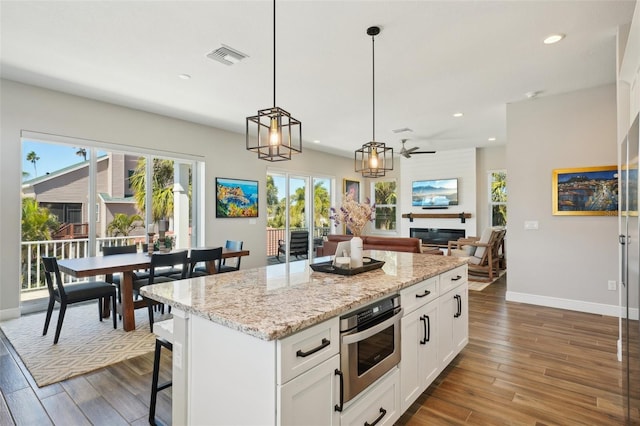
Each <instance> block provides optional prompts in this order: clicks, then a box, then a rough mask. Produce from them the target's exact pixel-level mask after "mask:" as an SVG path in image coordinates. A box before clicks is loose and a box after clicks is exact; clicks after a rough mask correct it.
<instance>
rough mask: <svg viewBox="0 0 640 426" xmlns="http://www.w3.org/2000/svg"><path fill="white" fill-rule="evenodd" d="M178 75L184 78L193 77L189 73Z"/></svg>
mask: <svg viewBox="0 0 640 426" xmlns="http://www.w3.org/2000/svg"><path fill="white" fill-rule="evenodd" d="M178 77H179V78H181V79H183V80H189V79H190V78H191V76H190V75H189V74H179V75H178Z"/></svg>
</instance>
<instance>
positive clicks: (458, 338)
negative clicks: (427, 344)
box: [453, 283, 469, 356]
mask: <svg viewBox="0 0 640 426" xmlns="http://www.w3.org/2000/svg"><path fill="white" fill-rule="evenodd" d="M454 293H455V294H457V295H458V296H459V297H460V301H459V304H460V312H459V314H460V315H458V316H457V317H456V316H454V318H453V350H454V356H456V355H457V354H459V353H460V351H461V350H462V349H463V348H464V347H465V346H467V343H469V286H468V285H467V284H466V283H465V284H463V285H461V286H460V287H458V288H456V289H455V290H454Z"/></svg>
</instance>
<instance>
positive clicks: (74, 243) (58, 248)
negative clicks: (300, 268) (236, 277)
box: [20, 227, 330, 292]
mask: <svg viewBox="0 0 640 426" xmlns="http://www.w3.org/2000/svg"><path fill="white" fill-rule="evenodd" d="M329 229H330V228H329V227H324V228H315V232H314V237H313V238H314V247H316V246H317V245H319V244H321V241H322V236H323V235H327V234H328V233H329ZM300 230H303V231H306V230H308V228H291V231H300ZM285 237H286V236H285V230H284V229H274V228H268V229H267V256H269V257H271V256H275V255H276V254H278V241H279V240H283V241H286V240H288V238H285ZM145 242H146V241H145V237H144V236H128V237H108V238H98V239H97V240H96V253H97V254H98V255H101V254H102V247H104V246H107V247H110V246H123V245H129V244H140V245H141V244H143V243H145ZM89 251H90V250H89V239H88V238H78V239H65V240H49V241H24V242H22V260H21V262H22V264H21V267H22V272H21V279H20V288H21V292H30V291H37V290H43V289H46V287H47V284H46V282H45V279H44V272H43V271H42V265H41V262H40V259H41V258H42V256H55V257H57V258H58V259H74V258H78V257H87V256H89ZM62 279H63V280H64V282H72V281H77V280H76V279H75V278H73V277H71V276H67V275H66V274H62Z"/></svg>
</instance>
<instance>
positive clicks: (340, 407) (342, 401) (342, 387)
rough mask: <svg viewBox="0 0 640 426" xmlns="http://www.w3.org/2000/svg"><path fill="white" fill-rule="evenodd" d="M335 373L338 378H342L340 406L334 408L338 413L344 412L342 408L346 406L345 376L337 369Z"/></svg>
mask: <svg viewBox="0 0 640 426" xmlns="http://www.w3.org/2000/svg"><path fill="white" fill-rule="evenodd" d="M333 373H334V374H335V375H336V376H340V404H336V405H335V407H333V408H334V410H336V411H342V407H343V405H344V376H343V374H342V371H340V370H338V369H337V368H336V370H335V371H334V372H333Z"/></svg>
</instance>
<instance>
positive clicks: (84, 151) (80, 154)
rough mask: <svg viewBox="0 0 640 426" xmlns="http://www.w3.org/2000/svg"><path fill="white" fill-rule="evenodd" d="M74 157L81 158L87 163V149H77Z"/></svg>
mask: <svg viewBox="0 0 640 426" xmlns="http://www.w3.org/2000/svg"><path fill="white" fill-rule="evenodd" d="M76 155H77V156H78V157H82V159H83V161H87V149H86V148H78V150H77V151H76Z"/></svg>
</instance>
